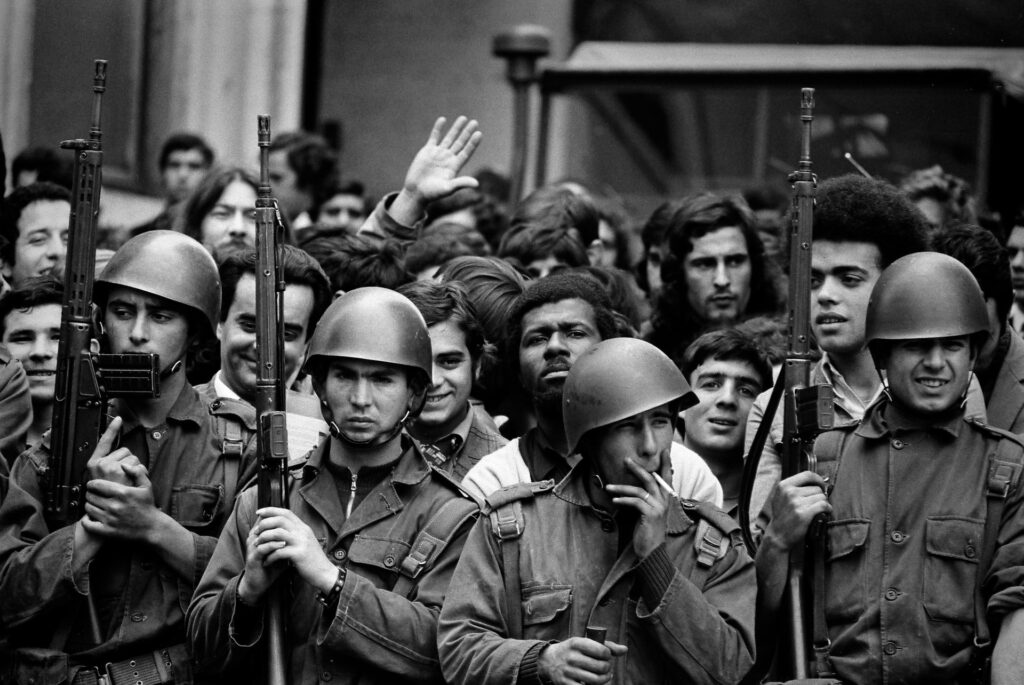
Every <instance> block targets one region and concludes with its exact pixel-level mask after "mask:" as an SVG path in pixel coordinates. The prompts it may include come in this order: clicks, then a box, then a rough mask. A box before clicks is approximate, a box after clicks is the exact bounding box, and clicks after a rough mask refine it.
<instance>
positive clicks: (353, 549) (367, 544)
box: [348, 535, 409, 572]
mask: <svg viewBox="0 0 1024 685" xmlns="http://www.w3.org/2000/svg"><path fill="white" fill-rule="evenodd" d="M408 553H409V544H408V543H407V542H405V541H403V540H393V539H391V538H375V537H367V536H363V535H357V536H356V537H355V538H354V539H353V540H352V545H351V546H350V547H349V548H348V558H349V561H351V562H352V563H354V564H363V565H366V566H375V567H377V568H382V569H385V570H387V571H395V572H398V569H399V568H401V565H402V560H403V559H405V556H406V555H407V554H408Z"/></svg>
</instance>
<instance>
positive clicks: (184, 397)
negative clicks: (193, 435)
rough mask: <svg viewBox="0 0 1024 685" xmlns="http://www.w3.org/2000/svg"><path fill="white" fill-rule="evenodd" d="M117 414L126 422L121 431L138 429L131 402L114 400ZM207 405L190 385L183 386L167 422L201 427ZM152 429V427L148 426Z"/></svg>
mask: <svg viewBox="0 0 1024 685" xmlns="http://www.w3.org/2000/svg"><path fill="white" fill-rule="evenodd" d="M114 402H115V405H114V406H115V407H116V409H117V414H118V415H119V416H121V418H122V419H123V421H124V424H123V427H122V429H121V431H122V432H123V433H127V432H128V431H130V430H133V429H134V428H136V427H138V426H139V425H140V424H139V419H138V417H137V416H136V414H135V412H134V411H133V410H132V406H131V403H130V402H127V401H125V399H124V398H117V399H115V400H114ZM207 415H208V414H207V409H206V403H205V402H203V400H202V398H201V397H200V396H199V393H198V392H196V389H195V388H193V387H192V386H191V385H189V384H188V383H185V384H183V385H182V386H181V391H180V392H179V393H178V397H177V398H176V399H175V400H174V404H173V405H171V408H170V410H168V412H167V422H170V423H185V422H189V423H193V424H195V425H197V426H201V425H202V424H203V422H204V421H206V420H207V419H206V417H207ZM147 428H152V426H147Z"/></svg>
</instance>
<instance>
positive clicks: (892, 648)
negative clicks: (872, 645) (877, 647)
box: [882, 641, 897, 656]
mask: <svg viewBox="0 0 1024 685" xmlns="http://www.w3.org/2000/svg"><path fill="white" fill-rule="evenodd" d="M896 649H897V647H896V643H895V642H892V641H889V642H886V643H885V645H883V647H882V651H883V652H885V653H886V654H887V655H889V656H892V655H893V654H895V653H896Z"/></svg>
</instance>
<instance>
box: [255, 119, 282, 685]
mask: <svg viewBox="0 0 1024 685" xmlns="http://www.w3.org/2000/svg"><path fill="white" fill-rule="evenodd" d="M257 131H258V136H259V147H260V185H259V188H257V190H256V359H257V367H258V370H257V373H256V418H257V425H258V432H257V435H256V449H257V458H258V459H259V472H258V480H257V488H258V491H257V499H258V500H259V506H260V507H261V508H262V507H284V506H286V505H287V500H286V494H287V490H286V487H287V474H288V469H287V467H288V431H287V427H286V421H285V416H286V415H285V397H286V391H287V388H286V387H285V378H284V368H283V366H282V363H283V360H284V323H283V322H284V288H285V283H284V273H283V270H282V268H281V258H280V254H279V252H280V250H281V246H282V244H283V241H282V235H283V231H284V224H283V223H282V222H281V220H280V215H279V214H278V211H277V201H276V200H275V199H274V198H273V196H272V193H271V189H270V171H269V168H270V167H269V155H270V117H269V116H266V115H261V116H259V117H258V118H257ZM281 590H282V588H281V586H280V584H275V585H274V587H272V588H271V589H270V592H269V593H268V596H267V610H266V611H267V615H266V621H267V623H266V624H267V682H268V683H269V684H270V685H285V683H286V682H287V675H286V674H287V663H286V657H285V654H286V651H285V649H286V646H285V642H284V625H285V624H284V609H283V607H284V602H283V595H282V594H281Z"/></svg>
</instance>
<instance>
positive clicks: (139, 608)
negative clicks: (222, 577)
mask: <svg viewBox="0 0 1024 685" xmlns="http://www.w3.org/2000/svg"><path fill="white" fill-rule="evenodd" d="M94 293H95V298H94V299H95V302H96V306H97V308H98V310H99V315H100V320H101V322H102V324H103V327H104V332H105V335H104V336H103V337H104V338H105V343H106V345H105V346H106V349H107V350H108V351H110V352H112V353H116V354H129V355H130V354H155V355H158V371H159V392H160V394H159V395H158V396H155V397H137V398H124V397H119V398H115V399H113V400H112V401H111V402H110V404H109V411H110V413H112V414H114V415H115V417H114V418H113V419H112V420H111V422H110V425H109V426H108V428H107V430H106V432H105V433H104V434H103V436H102V437H101V438H100V440H99V441H98V444H97V446H96V449H95V450H94V451H93V454H92V457H91V458H90V460H89V462H88V472H89V474H88V475H89V478H90V479H89V480H88V483H87V484H86V496H85V506H84V515H83V516H82V517H81V518H80V519H78V520H77V521H75V522H73V523H69V524H67V525H64V524H63V522H59V523H58V522H52V521H51V519H50V518H49V517H48V515H47V513H46V511H45V508H46V507H45V504H44V502H45V494H44V493H43V492H42V487H41V486H42V481H43V478H44V477H45V474H46V472H47V470H48V468H49V467H50V449H49V445H48V444H47V441H46V440H43V441H42V442H41V443H40V444H38V445H36V446H33V447H32V448H31V449H29V450H28V451H26V452H24V453H23V454H22V455H21V456H19V457H18V459H17V461H16V462H15V463H14V466H13V467H12V469H11V478H10V490H9V491H8V493H7V496H6V497H5V498H4V500H3V502H2V503H0V625H2V626H3V627H4V631H5V633H4V638H5V641H4V644H3V646H2V647H0V673H2V676H3V677H2V678H0V679H2V680H4V682H16V683H30V682H37V683H41V682H54V683H58V682H67V683H97V682H107V681H106V680H100V677H101V676H102V677H103V678H104V679H106V677H107V673H110V672H113V673H116V674H117V677H116V678H115V679H114V680H113V682H124V681H125V680H124V679H125V678H128V677H130V678H131V679H130V680H128V681H127V682H136V681H139V680H141V681H143V682H168V681H169V679H170V678H173V679H174V681H175V682H180V683H185V682H193V678H192V663H193V662H192V658H191V655H190V653H189V651H188V649H187V647H186V646H185V645H184V641H185V608H186V606H187V603H188V598H189V597H191V595H192V592H193V590H194V589H195V586H196V583H198V581H199V578H200V577H201V575H202V573H203V569H204V568H205V566H206V563H207V561H208V560H209V558H210V555H212V554H213V549H214V547H215V545H216V543H217V535H218V534H219V532H220V529H221V527H222V526H223V524H224V521H225V520H226V519H227V516H228V514H229V513H230V511H231V506H230V500H231V496H230V494H229V493H230V492H233V491H235V490H236V489H237V487H238V475H239V473H241V472H242V471H243V469H244V466H245V465H244V464H241V463H240V459H239V457H238V456H237V455H224V454H222V453H221V451H220V441H219V439H218V438H217V436H216V435H215V434H214V432H213V429H212V425H211V422H210V419H209V415H208V413H207V411H206V405H205V404H204V402H203V400H202V398H201V397H200V396H199V394H198V393H196V391H195V390H194V389H193V388H192V386H191V385H189V383H188V381H187V379H186V377H185V364H186V361H187V358H188V356H189V355H190V353H191V352H192V351H193V350H195V349H198V348H200V347H201V346H202V344H203V342H204V340H206V339H208V338H210V337H212V336H213V329H214V327H215V326H216V323H217V314H218V311H219V309H220V281H219V279H218V278H217V266H216V264H215V263H214V261H213V257H211V256H210V254H209V252H207V251H206V250H205V249H204V248H203V246H202V245H200V244H199V243H198V242H196V241H195V240H193V239H191V238H189V237H187V236H184V235H182V234H180V233H176V232H173V231H159V230H157V231H150V232H148V233H144V234H142V235H140V236H138V237H136V238H132V239H131V240H129V241H128V242H126V243H125V244H124V245H123V246H121V248H120V249H119V250H118V251H117V252H116V253H115V254H114V256H113V257H112V258H111V260H110V262H109V263H108V264H107V266H106V268H105V269H104V270H103V272H102V274H101V275H100V276H99V277H98V278H97V279H96V284H95V289H94ZM161 674H165V675H161Z"/></svg>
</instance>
